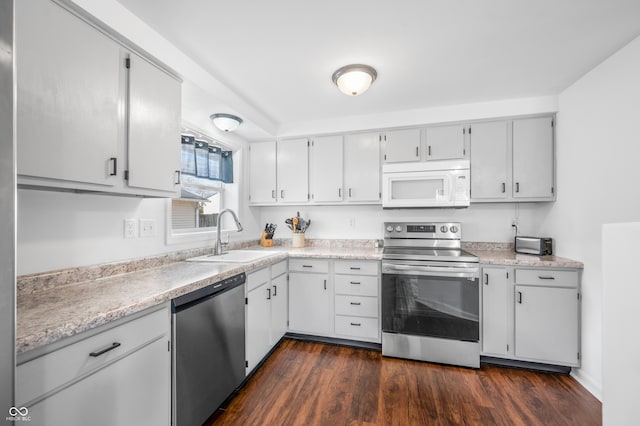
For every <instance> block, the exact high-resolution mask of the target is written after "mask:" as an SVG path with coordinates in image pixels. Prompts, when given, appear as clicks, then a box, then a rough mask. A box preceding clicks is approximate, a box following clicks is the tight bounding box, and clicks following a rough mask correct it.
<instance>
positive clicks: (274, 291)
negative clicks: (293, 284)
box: [273, 285, 278, 297]
mask: <svg viewBox="0 0 640 426" xmlns="http://www.w3.org/2000/svg"><path fill="white" fill-rule="evenodd" d="M277 295H278V287H277V286H275V285H274V286H273V297H276V296H277Z"/></svg>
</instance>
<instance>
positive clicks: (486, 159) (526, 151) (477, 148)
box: [469, 116, 556, 202]
mask: <svg viewBox="0 0 640 426" xmlns="http://www.w3.org/2000/svg"><path fill="white" fill-rule="evenodd" d="M554 125H555V124H554V117H552V116H544V117H533V118H520V119H515V120H501V121H491V122H485V123H476V124H473V125H471V126H470V127H469V138H470V143H469V144H470V160H471V202H506V201H512V202H521V201H554V200H555V194H556V189H555V154H554V153H555V149H554Z"/></svg>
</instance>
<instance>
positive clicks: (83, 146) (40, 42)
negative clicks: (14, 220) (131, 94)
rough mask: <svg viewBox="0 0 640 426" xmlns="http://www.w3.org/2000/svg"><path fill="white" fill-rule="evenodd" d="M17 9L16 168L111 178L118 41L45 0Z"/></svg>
mask: <svg viewBox="0 0 640 426" xmlns="http://www.w3.org/2000/svg"><path fill="white" fill-rule="evenodd" d="M15 12H16V68H17V73H16V76H17V114H16V117H17V140H18V144H17V162H18V167H17V168H18V174H19V175H24V176H33V177H42V178H49V179H59V180H64V181H73V182H87V183H92V184H99V185H107V186H113V185H115V184H116V183H117V182H118V178H117V176H116V173H117V172H119V171H120V170H121V167H122V166H124V164H123V162H122V160H123V158H122V157H120V158H119V157H118V142H119V139H120V134H119V131H120V129H121V128H120V127H119V126H120V124H121V122H120V115H119V114H120V110H119V100H120V78H121V72H120V66H121V61H120V46H118V44H116V43H115V42H114V41H113V40H111V39H109V38H108V37H107V36H105V35H103V34H102V33H100V32H99V31H96V30H95V29H94V28H92V27H91V26H89V25H88V24H86V23H85V22H83V21H81V20H80V19H78V18H76V17H75V16H73V15H72V14H71V13H70V12H68V11H67V10H65V9H63V8H62V7H60V6H58V5H57V4H55V3H53V2H52V1H50V0H46V1H44V0H30V1H19V2H16V11H15ZM118 160H120V161H118Z"/></svg>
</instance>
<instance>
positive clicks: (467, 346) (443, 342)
mask: <svg viewBox="0 0 640 426" xmlns="http://www.w3.org/2000/svg"><path fill="white" fill-rule="evenodd" d="M384 226H385V233H384V249H383V254H382V354H383V355H385V356H392V357H399V358H408V359H415V360H420V361H430V362H438V363H443V364H454V365H461V366H466V367H473V368H478V367H480V343H479V340H480V323H479V311H480V288H479V268H478V258H477V257H476V256H474V255H472V254H470V253H467V252H465V251H464V250H462V249H461V248H460V247H461V245H460V238H461V230H460V224H459V223H440V222H438V223H432V222H410V223H407V222H387V223H385V224H384Z"/></svg>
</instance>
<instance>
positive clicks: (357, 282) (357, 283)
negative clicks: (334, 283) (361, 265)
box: [349, 281, 360, 285]
mask: <svg viewBox="0 0 640 426" xmlns="http://www.w3.org/2000/svg"><path fill="white" fill-rule="evenodd" d="M349 284H354V285H360V281H349Z"/></svg>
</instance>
